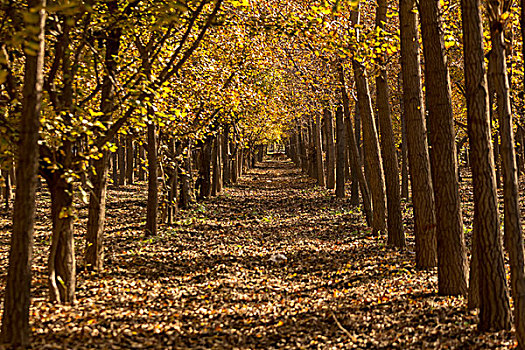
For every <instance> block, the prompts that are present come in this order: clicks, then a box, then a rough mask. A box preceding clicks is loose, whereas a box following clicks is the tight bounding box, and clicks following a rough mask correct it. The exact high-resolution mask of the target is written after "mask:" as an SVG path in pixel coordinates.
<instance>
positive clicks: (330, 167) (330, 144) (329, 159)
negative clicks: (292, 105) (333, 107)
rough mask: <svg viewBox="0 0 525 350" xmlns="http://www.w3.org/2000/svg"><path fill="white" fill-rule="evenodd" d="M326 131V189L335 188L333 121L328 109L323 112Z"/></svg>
mask: <svg viewBox="0 0 525 350" xmlns="http://www.w3.org/2000/svg"><path fill="white" fill-rule="evenodd" d="M323 113H324V122H325V130H326V148H327V150H326V163H327V170H326V187H327V188H329V189H334V188H335V145H334V121H333V117H332V112H331V111H330V109H329V108H328V107H326V108H325V109H324V111H323Z"/></svg>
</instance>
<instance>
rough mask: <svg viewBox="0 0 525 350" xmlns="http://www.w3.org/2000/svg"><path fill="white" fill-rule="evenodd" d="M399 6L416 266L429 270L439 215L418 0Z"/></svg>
mask: <svg viewBox="0 0 525 350" xmlns="http://www.w3.org/2000/svg"><path fill="white" fill-rule="evenodd" d="M399 9H400V10H399V21H400V23H401V70H402V74H403V105H404V107H405V116H406V133H407V146H408V159H409V163H410V165H409V171H410V180H411V186H412V204H413V207H414V236H415V240H416V267H417V268H419V269H429V268H432V267H434V266H436V264H437V250H436V217H435V205H434V190H433V188H432V179H431V175H430V160H429V154H428V144H427V131H426V127H425V125H426V123H425V116H424V114H423V111H424V108H423V92H422V88H421V64H420V57H419V38H418V31H417V13H416V12H415V0H400V6H399Z"/></svg>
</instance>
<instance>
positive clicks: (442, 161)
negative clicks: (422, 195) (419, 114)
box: [419, 0, 467, 295]
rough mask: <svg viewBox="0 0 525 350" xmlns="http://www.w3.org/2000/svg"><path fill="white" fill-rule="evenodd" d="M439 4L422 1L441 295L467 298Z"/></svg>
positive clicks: (447, 80) (450, 112)
mask: <svg viewBox="0 0 525 350" xmlns="http://www.w3.org/2000/svg"><path fill="white" fill-rule="evenodd" d="M439 13H440V2H439V1H438V0H423V1H421V2H420V12H419V15H420V18H421V33H422V38H423V54H424V57H425V87H426V89H425V93H426V102H427V110H428V128H429V132H430V144H431V147H432V152H431V154H430V156H431V161H432V183H433V186H434V187H433V189H434V200H435V203H436V232H437V252H438V292H439V294H441V295H466V294H467V262H466V251H465V249H466V248H465V241H464V237H463V221H462V217H461V207H460V198H459V190H458V177H457V163H456V147H455V142H454V116H453V112H452V100H451V90H450V76H449V73H448V68H447V58H446V56H445V47H444V40H443V36H442V34H441V33H442V31H441V26H440V19H439Z"/></svg>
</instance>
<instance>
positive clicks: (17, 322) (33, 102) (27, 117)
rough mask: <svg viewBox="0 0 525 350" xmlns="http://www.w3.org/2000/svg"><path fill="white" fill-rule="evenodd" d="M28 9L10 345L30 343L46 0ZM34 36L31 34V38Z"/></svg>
mask: <svg viewBox="0 0 525 350" xmlns="http://www.w3.org/2000/svg"><path fill="white" fill-rule="evenodd" d="M28 5H29V7H30V8H31V9H35V8H41V10H40V11H38V12H37V13H38V22H37V23H35V24H34V26H35V27H34V28H35V29H37V33H38V35H37V36H36V37H35V38H34V42H35V43H38V44H39V48H38V50H36V54H35V55H34V56H33V55H30V54H26V62H25V71H24V89H23V106H22V115H21V117H20V121H19V123H20V139H19V144H18V149H17V152H18V166H17V168H16V169H17V176H16V177H17V178H18V181H19V182H18V183H19V185H18V186H17V188H16V194H15V204H14V213H13V234H12V236H11V246H10V252H9V267H8V270H7V282H6V283H7V284H6V287H5V298H4V307H3V316H2V327H1V333H0V343H1V344H8V345H9V346H11V347H13V348H18V347H23V348H25V347H26V346H28V345H29V338H30V327H29V306H30V304H31V264H32V254H33V232H34V225H35V207H36V205H35V197H36V194H35V193H36V183H37V171H38V157H39V155H38V139H39V126H40V110H41V105H42V84H43V66H44V52H45V50H44V43H45V40H44V28H45V18H46V15H45V10H44V8H45V6H46V1H45V0H30V1H28ZM31 40H33V38H31Z"/></svg>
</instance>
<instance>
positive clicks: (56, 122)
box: [0, 0, 525, 349]
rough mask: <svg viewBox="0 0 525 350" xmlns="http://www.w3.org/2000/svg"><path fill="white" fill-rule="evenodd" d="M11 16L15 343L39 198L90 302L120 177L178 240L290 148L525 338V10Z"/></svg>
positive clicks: (5, 13)
mask: <svg viewBox="0 0 525 350" xmlns="http://www.w3.org/2000/svg"><path fill="white" fill-rule="evenodd" d="M0 18H1V20H0V37H1V40H0V160H1V162H0V166H1V177H2V184H1V185H2V188H3V192H2V193H3V197H4V201H5V205H6V210H12V223H13V224H12V230H11V232H12V235H11V243H10V255H9V268H8V273H7V279H6V281H5V293H4V303H3V316H2V327H1V332H0V343H2V344H8V345H10V346H13V347H17V346H22V347H25V346H29V345H30V340H31V335H30V322H29V320H30V319H29V308H30V305H31V276H32V272H31V271H32V255H33V245H34V242H33V241H34V238H33V237H34V230H35V228H34V227H35V210H36V209H35V208H36V203H37V197H38V196H37V193H38V195H41V193H42V192H44V191H48V192H49V194H50V200H49V201H48V202H46V203H47V205H48V206H49V220H50V221H51V227H52V232H50V233H49V237H50V242H51V244H50V246H49V253H48V261H47V269H48V271H47V284H48V295H49V301H50V302H52V303H56V304H69V305H73V307H74V305H75V301H76V276H77V268H78V267H79V266H81V267H82V269H85V270H87V271H90V272H92V273H93V274H94V275H96V274H98V273H102V272H103V271H104V269H105V252H106V251H107V250H108V249H111V247H106V244H105V239H104V236H105V232H106V229H107V228H106V226H105V217H106V213H107V212H108V211H109V210H110V209H109V208H108V207H107V205H106V203H107V193H108V186H113V187H115V188H124V187H125V186H130V185H133V184H137V183H138V184H143V185H144V186H145V188H147V197H145V198H144V201H145V203H146V207H147V211H146V216H145V217H144V223H143V227H142V228H141V229H142V230H143V235H144V236H145V237H156V236H158V235H159V230H162V229H164V228H165V227H169V226H171V225H174V223H175V221H176V219H177V217H178V216H179V215H180V211H181V210H182V211H183V210H187V209H190V208H192V207H195V205H196V203H198V202H201V201H205V200H208V199H209V198H212V197H217V196H219V195H220V194H221V193H222V192H223V190H224V188H225V187H227V186H233V185H235V184H236V183H238V181H239V179H240V178H241V176H242V175H243V174H245V173H246V171H248V170H249V169H250V168H253V167H255V166H256V164H257V163H259V162H262V161H263V160H264V158H265V156H266V155H267V150H268V146H269V145H277V144H278V145H283V147H284V149H285V153H286V155H287V156H288V157H289V158H290V159H291V161H293V163H294V164H295V166H296V167H297V168H300V169H302V171H303V172H304V173H305V174H306V175H307V176H309V177H310V178H312V179H315V181H316V182H317V185H318V186H320V187H324V188H326V189H327V190H328V191H330V194H331V196H332V198H331V200H333V201H337V200H340V199H341V198H344V197H346V196H349V197H351V203H352V205H353V206H355V207H356V210H359V211H360V213H361V215H362V216H363V217H365V219H366V222H367V224H368V226H369V227H370V229H371V235H373V236H376V237H380V238H381V239H384V241H385V242H386V244H387V245H388V246H390V247H391V248H392V249H395V250H405V249H413V250H414V252H415V255H414V263H415V266H416V268H418V269H421V270H433V269H436V270H437V277H438V283H437V290H436V292H437V294H438V295H443V296H451V297H452V296H453V297H458V298H461V297H465V298H466V300H467V303H468V307H469V308H471V309H479V323H478V329H479V330H480V331H499V330H509V329H511V328H512V327H514V332H515V334H516V338H517V340H518V342H517V346H518V348H520V349H521V348H525V261H524V254H523V232H522V231H523V230H522V221H521V220H522V218H521V207H520V201H519V195H520V186H519V185H520V183H519V178H520V175H522V174H523V173H525V147H524V142H525V125H524V124H523V123H524V122H525V92H524V91H525V86H524V84H525V78H524V77H525V67H524V65H523V61H524V55H525V45H524V44H523V40H524V38H525V1H522V2H521V3H517V2H513V1H511V0H504V1H501V0H485V1H480V0H462V1H461V2H454V1H450V0H420V1H415V0H399V1H387V0H377V1H368V2H365V1H358V0H351V1H346V2H345V1H340V0H318V1H317V0H316V1H303V0H301V1H296V0H294V1H291V0H260V1H255V0H241V1H237V0H174V1H152V0H149V1H148V0H78V1H76V0H27V1H13V0H0ZM465 176H466V177H469V176H471V179H472V192H473V198H474V200H473V202H474V209H473V210H474V211H473V222H472V223H471V222H467V221H466V219H465V217H464V210H463V209H462V206H463V205H464V203H463V202H462V198H461V195H460V185H461V183H462V182H464V181H466V180H465ZM499 189H501V194H502V195H501V197H502V200H501V202H502V204H501V205H500V204H499V198H498V190H499ZM12 193H14V201H11V196H12ZM79 205H85V206H87V210H88V217H87V224H86V225H85V227H82V229H81V230H78V225H77V223H78V217H77V212H78V206H79ZM407 206H409V207H411V208H412V209H411V210H412V211H411V214H410V215H411V216H412V220H411V221H410V223H409V224H407V223H406V222H404V215H406V213H405V209H406V208H407ZM500 221H501V223H500ZM470 226H471V227H470ZM467 228H469V229H468V230H467ZM470 229H471V230H470ZM470 231H471V232H470ZM466 236H468V237H467V238H468V240H467V239H466ZM412 237H413V241H414V242H415V243H414V244H413V245H412V244H408V243H407V242H411V241H412ZM78 239H81V241H82V242H83V244H82V246H79V245H78V242H76V240H78ZM507 265H508V267H509V270H510V276H509V278H508V277H507V267H506V266H507ZM511 301H512V302H511Z"/></svg>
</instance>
